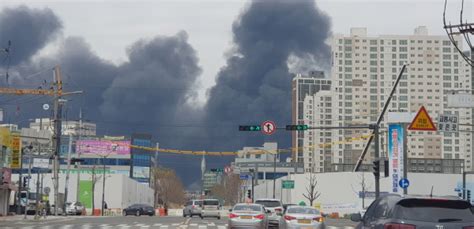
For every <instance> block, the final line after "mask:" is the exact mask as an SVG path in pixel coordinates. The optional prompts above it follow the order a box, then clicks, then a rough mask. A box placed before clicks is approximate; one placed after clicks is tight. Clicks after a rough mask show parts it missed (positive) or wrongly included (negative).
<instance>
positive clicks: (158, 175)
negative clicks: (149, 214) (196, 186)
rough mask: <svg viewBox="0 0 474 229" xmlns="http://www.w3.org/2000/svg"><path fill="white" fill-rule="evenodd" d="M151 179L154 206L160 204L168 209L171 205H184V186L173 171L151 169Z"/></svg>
mask: <svg viewBox="0 0 474 229" xmlns="http://www.w3.org/2000/svg"><path fill="white" fill-rule="evenodd" d="M152 179H153V184H154V185H153V188H154V193H155V205H160V204H161V205H163V206H165V207H168V206H170V205H172V204H176V205H182V204H183V203H184V200H185V194H184V186H183V183H182V182H181V180H180V179H179V177H178V176H177V175H176V172H175V171H174V170H172V169H168V168H153V170H152Z"/></svg>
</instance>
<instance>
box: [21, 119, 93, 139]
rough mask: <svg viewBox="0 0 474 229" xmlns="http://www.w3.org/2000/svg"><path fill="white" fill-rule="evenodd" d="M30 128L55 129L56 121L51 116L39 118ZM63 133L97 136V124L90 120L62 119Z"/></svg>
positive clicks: (51, 130)
mask: <svg viewBox="0 0 474 229" xmlns="http://www.w3.org/2000/svg"><path fill="white" fill-rule="evenodd" d="M30 128H31V129H35V130H39V129H43V130H48V131H50V132H53V131H54V121H53V120H51V119H49V118H37V119H35V121H34V122H32V123H30ZM61 128H62V135H74V136H78V135H81V136H96V133H97V125H96V124H95V123H90V122H80V121H62V125H61Z"/></svg>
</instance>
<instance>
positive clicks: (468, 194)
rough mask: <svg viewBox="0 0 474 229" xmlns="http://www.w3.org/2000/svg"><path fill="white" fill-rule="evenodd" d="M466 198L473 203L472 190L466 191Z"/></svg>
mask: <svg viewBox="0 0 474 229" xmlns="http://www.w3.org/2000/svg"><path fill="white" fill-rule="evenodd" d="M466 197H467V200H468V201H471V190H469V189H468V190H466Z"/></svg>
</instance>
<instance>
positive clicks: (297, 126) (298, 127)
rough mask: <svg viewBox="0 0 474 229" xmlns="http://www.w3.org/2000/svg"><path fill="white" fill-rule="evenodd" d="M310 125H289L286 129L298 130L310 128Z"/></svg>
mask: <svg viewBox="0 0 474 229" xmlns="http://www.w3.org/2000/svg"><path fill="white" fill-rule="evenodd" d="M308 129H309V126H308V125H287V126H286V130H291V131H293V130H296V131H302V130H308Z"/></svg>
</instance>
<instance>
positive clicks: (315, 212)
mask: <svg viewBox="0 0 474 229" xmlns="http://www.w3.org/2000/svg"><path fill="white" fill-rule="evenodd" d="M287 213H293V214H308V215H319V211H318V210H316V209H314V208H298V207H294V208H288V211H287Z"/></svg>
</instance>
